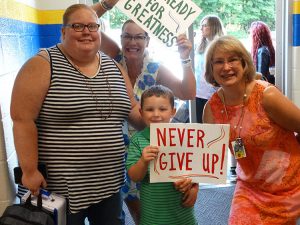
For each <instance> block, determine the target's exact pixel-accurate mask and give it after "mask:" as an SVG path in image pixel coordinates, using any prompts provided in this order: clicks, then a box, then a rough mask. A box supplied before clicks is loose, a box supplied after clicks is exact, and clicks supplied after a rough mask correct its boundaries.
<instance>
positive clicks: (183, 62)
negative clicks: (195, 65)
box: [181, 58, 192, 68]
mask: <svg viewBox="0 0 300 225" xmlns="http://www.w3.org/2000/svg"><path fill="white" fill-rule="evenodd" d="M181 65H182V67H184V68H187V67H190V66H192V60H191V59H190V58H187V59H183V60H181Z"/></svg>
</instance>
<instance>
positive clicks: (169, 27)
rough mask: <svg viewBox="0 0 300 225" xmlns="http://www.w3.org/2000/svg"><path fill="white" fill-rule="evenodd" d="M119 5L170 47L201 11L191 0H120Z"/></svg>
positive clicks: (141, 25)
mask: <svg viewBox="0 0 300 225" xmlns="http://www.w3.org/2000/svg"><path fill="white" fill-rule="evenodd" d="M117 7H118V8H119V9H120V10H121V11H122V12H123V13H125V14H126V15H127V16H128V17H129V18H131V19H132V20H133V21H135V22H136V23H137V24H138V25H139V26H140V27H142V28H143V29H144V30H145V31H147V32H148V33H150V34H152V35H153V36H154V37H156V38H157V39H158V40H159V41H161V42H163V44H164V45H166V46H168V47H171V46H173V45H174V44H176V37H177V36H178V35H179V34H182V33H185V31H186V30H187V29H188V27H189V26H190V25H191V24H192V23H193V21H194V20H195V19H196V18H197V17H198V15H199V14H200V13H201V9H200V8H199V7H198V6H197V5H196V4H195V3H194V2H192V1H191V0H120V1H119V2H118V3H117Z"/></svg>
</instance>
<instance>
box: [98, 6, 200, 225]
mask: <svg viewBox="0 0 300 225" xmlns="http://www.w3.org/2000/svg"><path fill="white" fill-rule="evenodd" d="M93 8H94V9H95V10H96V12H97V13H98V15H99V16H101V15H102V14H101V12H102V10H103V7H102V5H101V4H95V5H93ZM149 41H150V37H149V34H148V33H147V32H145V30H143V29H142V28H141V27H139V26H138V25H137V24H136V23H135V22H134V21H133V20H128V21H126V22H125V23H124V24H123V27H122V34H121V45H122V47H121V48H120V47H119V46H118V44H117V43H115V42H114V41H113V40H112V39H111V38H109V37H108V36H107V35H106V34H104V33H102V45H101V50H102V51H103V52H105V53H106V54H108V55H109V56H111V57H112V58H114V59H116V61H118V62H120V63H121V65H122V66H123V67H124V68H125V69H126V71H127V72H128V75H129V77H130V81H131V84H132V86H133V87H134V94H135V97H136V99H137V100H139V99H140V96H141V94H142V92H143V91H144V90H146V89H148V88H149V87H151V86H153V85H155V84H161V85H164V86H166V87H168V88H170V89H171V90H172V91H173V93H174V94H175V96H176V97H178V98H179V99H183V100H192V99H194V98H195V94H196V81H195V76H194V72H193V69H192V64H191V59H190V57H189V55H190V52H191V50H192V44H191V42H190V41H189V40H188V39H187V37H186V36H185V35H179V36H178V38H177V40H176V42H177V45H178V51H179V54H180V58H181V63H182V69H183V79H182V80H180V79H179V78H177V77H176V76H175V75H174V74H173V73H172V72H171V71H170V70H168V69H167V68H166V67H165V66H163V65H161V64H160V63H158V62H156V61H155V60H153V59H151V58H150V56H149V54H148V52H147V47H148V45H149ZM131 130H132V129H131ZM132 131H134V130H132ZM135 186H136V184H135V183H133V184H131V185H130V183H128V184H127V185H126V186H125V187H124V188H123V191H124V192H126V195H125V201H126V203H127V206H128V208H129V210H130V212H131V215H132V216H133V218H134V220H135V222H136V223H137V224H138V223H139V222H138V221H139V215H140V213H139V209H140V207H139V198H138V196H139V193H138V191H137V188H135Z"/></svg>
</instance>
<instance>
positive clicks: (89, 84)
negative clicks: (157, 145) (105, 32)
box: [11, 4, 144, 225]
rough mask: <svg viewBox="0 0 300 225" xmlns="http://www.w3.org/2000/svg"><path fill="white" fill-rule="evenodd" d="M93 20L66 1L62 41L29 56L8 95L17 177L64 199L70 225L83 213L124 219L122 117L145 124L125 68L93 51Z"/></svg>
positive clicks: (92, 218) (101, 220) (80, 222)
mask: <svg viewBox="0 0 300 225" xmlns="http://www.w3.org/2000/svg"><path fill="white" fill-rule="evenodd" d="M97 19H98V17H97V15H96V14H95V12H94V11H93V10H92V9H91V8H90V7H88V6H86V5H83V4H75V5H72V6H70V7H68V8H67V9H66V11H65V13H64V16H63V26H62V29H61V33H62V38H61V40H62V43H59V44H57V45H56V46H53V47H51V48H48V49H45V50H43V51H41V52H40V53H38V54H37V55H36V56H34V57H32V58H31V59H30V60H29V61H28V62H26V63H25V64H24V66H23V67H22V68H21V70H20V71H19V73H18V76H17V78H16V81H15V84H14V89H13V93H12V102H11V117H12V119H13V129H14V139H15V146H16V151H17V155H18V159H19V163H20V166H21V168H22V170H23V177H22V183H23V185H24V186H25V187H26V188H28V189H29V190H30V191H31V193H32V194H34V195H37V194H38V192H39V189H40V187H44V188H46V187H47V189H48V190H50V191H53V192H55V193H57V194H60V195H63V196H64V197H66V199H67V200H68V212H67V224H68V225H84V220H85V218H86V217H88V219H89V222H90V224H91V225H92V224H94V225H96V224H97V225H99V224H109V225H113V224H121V221H120V219H119V217H120V213H121V198H120V194H119V190H120V187H121V186H122V185H123V183H124V152H125V147H124V141H123V134H122V123H123V121H124V120H126V119H128V120H129V121H130V122H131V123H132V125H134V126H135V127H136V128H137V129H141V128H143V127H144V124H143V122H142V120H141V117H140V113H139V111H138V104H137V102H136V100H135V99H134V97H133V91H132V88H131V85H130V80H129V78H128V76H127V75H126V72H124V71H123V70H122V69H121V67H119V65H118V64H117V63H116V62H115V61H113V60H112V59H110V58H109V57H108V56H106V55H105V54H103V53H102V52H99V51H98V49H100V44H101V35H100V32H99V26H100V25H99V24H98V23H97V21H98V20H97ZM40 162H43V163H46V164H47V168H48V178H47V180H45V178H44V177H43V176H42V175H41V173H40V172H39V171H38V170H37V165H38V163H40Z"/></svg>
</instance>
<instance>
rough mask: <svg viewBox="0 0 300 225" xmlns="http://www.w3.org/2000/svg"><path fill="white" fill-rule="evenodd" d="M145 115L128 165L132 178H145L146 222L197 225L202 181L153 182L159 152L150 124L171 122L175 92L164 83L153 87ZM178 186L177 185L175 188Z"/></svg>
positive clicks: (144, 98) (143, 100) (146, 94)
mask: <svg viewBox="0 0 300 225" xmlns="http://www.w3.org/2000/svg"><path fill="white" fill-rule="evenodd" d="M140 104H141V109H140V112H141V115H142V117H143V119H144V122H145V124H146V126H147V127H146V128H145V129H144V130H143V131H140V132H137V133H135V134H134V135H133V137H132V138H131V140H130V145H129V151H128V158H127V161H126V167H127V170H128V175H129V177H130V178H131V179H132V180H133V181H135V182H139V181H141V220H140V223H139V224H140V225H143V224H172V225H182V224H185V225H195V224H197V222H196V219H195V216H194V209H193V206H194V204H195V202H196V200H197V193H198V189H199V186H198V184H192V183H191V179H181V180H178V181H176V182H174V184H173V183H172V182H166V183H164V182H160V183H150V182H149V176H150V174H149V163H150V161H152V160H154V159H155V158H156V157H157V155H158V152H159V148H158V147H157V146H151V145H149V144H150V124H151V123H169V122H170V121H171V118H172V117H173V116H174V115H175V112H176V109H175V108H174V95H173V93H172V91H171V90H170V89H169V88H167V87H164V86H162V85H156V86H152V87H150V88H149V89H147V90H146V91H144V92H143V94H142V96H141V101H140ZM174 186H175V188H174Z"/></svg>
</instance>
